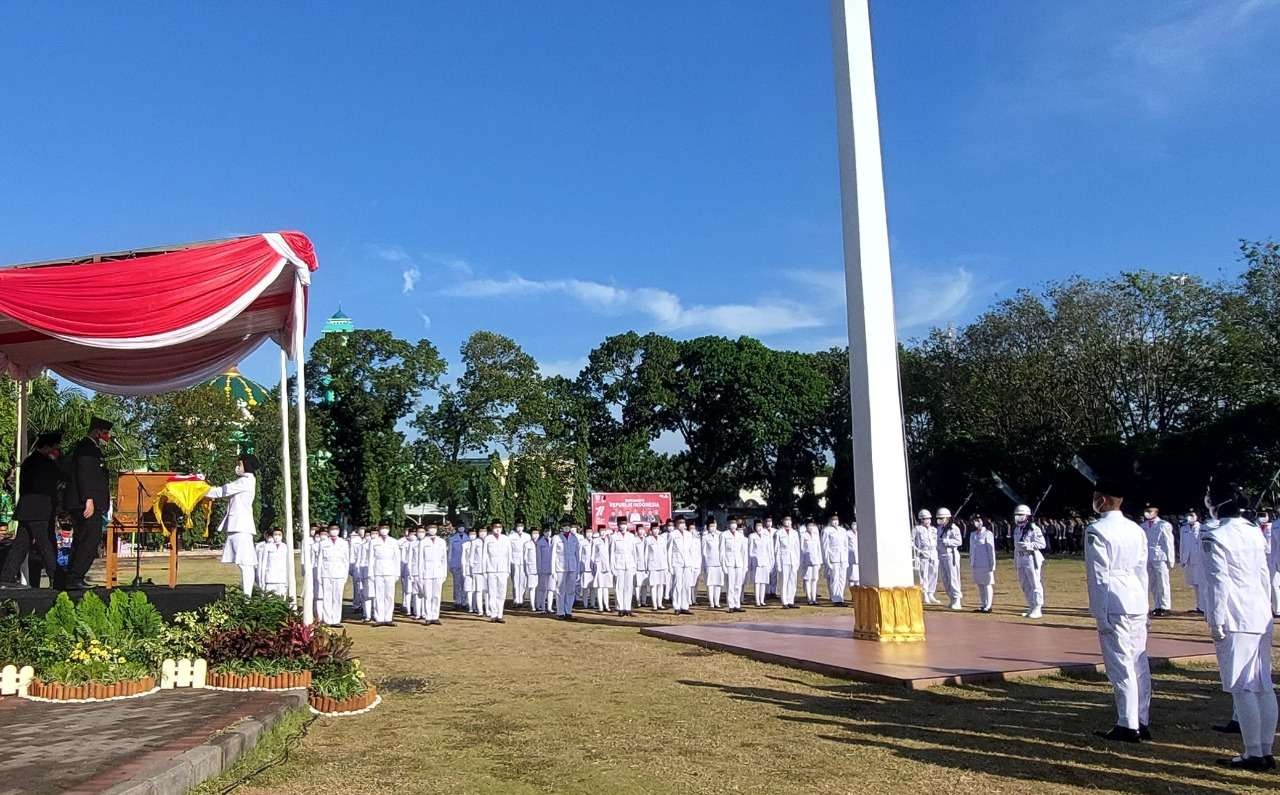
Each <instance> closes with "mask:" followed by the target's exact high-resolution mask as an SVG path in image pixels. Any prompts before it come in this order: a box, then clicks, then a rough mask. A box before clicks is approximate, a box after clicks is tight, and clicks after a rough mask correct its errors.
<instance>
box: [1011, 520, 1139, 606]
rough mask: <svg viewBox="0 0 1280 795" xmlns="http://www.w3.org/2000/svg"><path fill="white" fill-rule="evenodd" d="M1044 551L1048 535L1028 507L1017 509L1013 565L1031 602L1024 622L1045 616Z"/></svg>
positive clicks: (1024, 593)
mask: <svg viewBox="0 0 1280 795" xmlns="http://www.w3.org/2000/svg"><path fill="white" fill-rule="evenodd" d="M1044 548H1045V540H1044V532H1043V531H1041V529H1040V528H1039V526H1037V525H1036V523H1035V522H1033V521H1032V520H1031V509H1030V508H1028V507H1027V506H1025V505H1019V506H1017V507H1016V508H1014V509H1013V565H1014V568H1016V569H1017V570H1018V584H1019V585H1021V586H1022V595H1023V596H1024V597H1025V598H1026V600H1027V610H1026V612H1025V613H1023V614H1022V617H1023V618H1040V617H1041V616H1042V615H1043V610H1044V581H1043V579H1042V576H1043V572H1044V553H1043V552H1042V550H1043V549H1044ZM1144 560H1145V556H1144ZM1144 580H1145V578H1144Z"/></svg>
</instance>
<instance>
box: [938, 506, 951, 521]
mask: <svg viewBox="0 0 1280 795" xmlns="http://www.w3.org/2000/svg"><path fill="white" fill-rule="evenodd" d="M938 518H939V519H950V518H951V511H949V510H947V509H946V508H939V509H938Z"/></svg>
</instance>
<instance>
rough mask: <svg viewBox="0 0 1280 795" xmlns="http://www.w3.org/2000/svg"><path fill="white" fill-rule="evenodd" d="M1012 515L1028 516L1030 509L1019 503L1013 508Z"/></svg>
mask: <svg viewBox="0 0 1280 795" xmlns="http://www.w3.org/2000/svg"><path fill="white" fill-rule="evenodd" d="M1013 515H1014V516H1030V515H1031V509H1030V508H1028V507H1027V506H1025V505H1019V506H1018V507H1016V508H1014V509H1013Z"/></svg>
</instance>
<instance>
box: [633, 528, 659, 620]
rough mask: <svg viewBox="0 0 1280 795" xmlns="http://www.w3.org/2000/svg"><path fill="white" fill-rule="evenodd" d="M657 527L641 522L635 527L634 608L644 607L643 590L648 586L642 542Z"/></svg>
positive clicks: (647, 566) (646, 558) (645, 558)
mask: <svg viewBox="0 0 1280 795" xmlns="http://www.w3.org/2000/svg"><path fill="white" fill-rule="evenodd" d="M657 526H658V525H657V523H654V524H648V525H646V524H644V523H643V522H642V523H640V524H637V525H636V526H635V538H636V543H635V546H634V547H633V550H634V551H635V569H636V580H635V583H634V586H635V587H634V588H633V591H634V593H633V594H632V599H633V601H632V604H633V605H634V606H636V607H644V589H645V588H647V587H648V586H649V560H648V557H647V556H646V555H645V551H644V542H645V540H646V539H647V538H648V537H649V534H650V533H652V532H654V530H655V529H656V528H657Z"/></svg>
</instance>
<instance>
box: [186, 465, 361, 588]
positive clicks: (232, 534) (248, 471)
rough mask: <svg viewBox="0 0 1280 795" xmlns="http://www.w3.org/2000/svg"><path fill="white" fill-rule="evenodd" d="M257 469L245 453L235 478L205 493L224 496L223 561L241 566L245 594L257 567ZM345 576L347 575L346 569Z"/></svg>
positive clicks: (213, 496)
mask: <svg viewBox="0 0 1280 795" xmlns="http://www.w3.org/2000/svg"><path fill="white" fill-rule="evenodd" d="M257 471H258V459H257V458H256V457H255V456H252V455H247V454H246V455H242V456H240V458H239V459H238V460H237V461H236V479H235V480H233V481H231V482H230V483H228V484H227V485H225V486H214V487H213V488H211V489H209V491H207V492H206V493H205V496H206V497H208V498H209V499H211V500H221V499H225V500H226V501H227V512H226V514H225V515H223V517H222V522H221V523H220V524H219V525H218V531H219V532H221V533H223V534H224V535H225V537H226V542H225V543H224V545H223V547H222V562H223V563H234V564H235V565H236V566H237V567H239V569H240V582H241V587H242V588H243V589H244V593H245V596H250V595H252V594H253V581H254V578H255V568H256V567H257V562H258V561H257V554H256V551H255V550H254V548H253V537H254V536H255V535H257V530H256V529H255V528H254V526H253V495H254V492H255V491H257V481H256V479H255V477H254V473H255V472H257ZM342 575H343V578H344V579H345V577H346V571H345V570H344V571H343V573H342Z"/></svg>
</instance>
